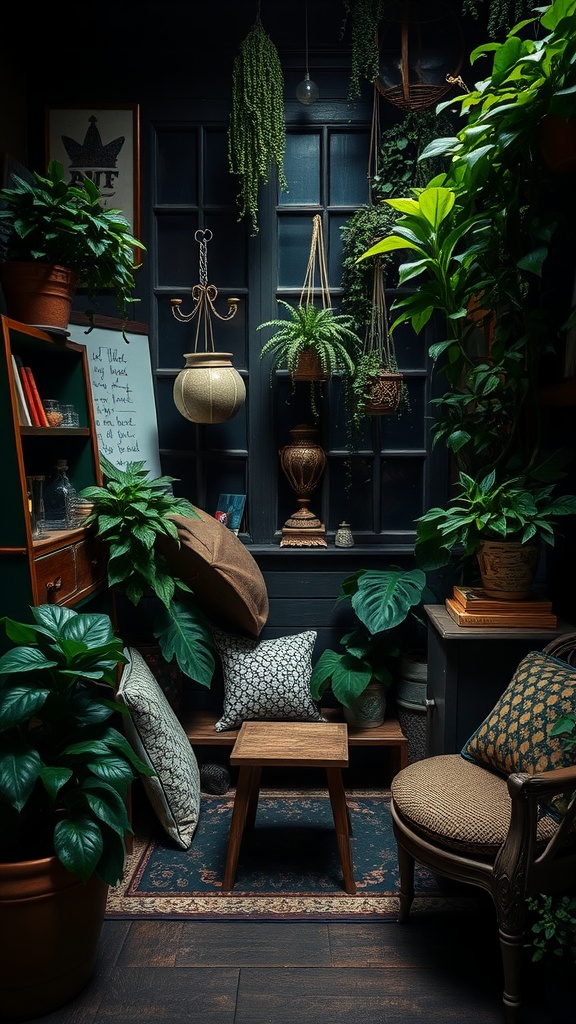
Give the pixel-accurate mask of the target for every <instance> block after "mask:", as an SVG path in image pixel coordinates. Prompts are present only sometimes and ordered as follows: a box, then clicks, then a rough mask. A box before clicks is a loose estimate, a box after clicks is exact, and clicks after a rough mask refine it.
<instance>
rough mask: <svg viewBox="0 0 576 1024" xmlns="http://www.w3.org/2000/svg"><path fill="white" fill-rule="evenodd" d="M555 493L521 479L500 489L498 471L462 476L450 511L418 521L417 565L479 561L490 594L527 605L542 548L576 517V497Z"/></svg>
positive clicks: (430, 566) (546, 486)
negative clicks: (560, 524) (565, 520)
mask: <svg viewBox="0 0 576 1024" xmlns="http://www.w3.org/2000/svg"><path fill="white" fill-rule="evenodd" d="M541 469H542V471H544V467H543V466H542V467H541ZM554 488H555V484H554V483H552V484H550V483H538V480H537V478H532V479H531V480H530V479H528V480H527V479H526V478H523V477H521V476H519V477H516V478H511V479H510V480H507V481H504V482H503V483H500V484H499V483H497V480H496V473H495V471H494V470H492V472H491V473H488V474H487V476H485V477H483V479H481V480H480V481H476V480H474V478H473V477H471V476H468V474H467V473H464V472H461V473H460V474H459V479H458V494H457V495H456V496H455V497H454V498H453V499H452V500H451V501H450V503H449V504H448V506H447V507H446V508H431V509H429V510H428V511H427V512H425V513H424V515H422V516H420V517H419V518H418V519H417V520H416V527H417V539H416V546H415V555H416V559H417V562H418V564H419V565H421V566H423V567H424V568H427V569H433V568H438V567H440V566H444V565H446V564H447V563H448V562H449V561H450V559H451V558H452V555H453V553H454V552H455V551H456V552H457V553H458V559H459V560H460V561H461V563H463V564H467V563H468V561H469V559H470V558H472V557H475V558H477V560H478V564H479V568H480V575H481V579H482V586H483V588H484V590H485V591H486V593H487V594H489V595H490V596H491V597H497V598H504V599H508V600H525V599H527V598H528V597H529V596H530V590H531V587H532V582H533V579H534V574H535V571H536V566H537V562H538V555H539V545H540V543H544V544H548V545H550V546H553V545H554V525H555V524H556V522H557V520H558V519H559V518H560V517H562V516H569V515H576V495H557V496H555V495H554V494H553V491H554ZM522 570H525V573H524V574H523V573H522Z"/></svg>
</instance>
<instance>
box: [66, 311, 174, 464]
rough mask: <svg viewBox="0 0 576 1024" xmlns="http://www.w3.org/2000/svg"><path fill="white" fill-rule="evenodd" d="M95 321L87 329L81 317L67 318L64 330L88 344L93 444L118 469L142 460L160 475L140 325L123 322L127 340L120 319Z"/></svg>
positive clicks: (147, 358)
mask: <svg viewBox="0 0 576 1024" xmlns="http://www.w3.org/2000/svg"><path fill="white" fill-rule="evenodd" d="M78 319H79V320H80V319H82V318H81V317H78ZM94 322H95V324H96V326H95V327H94V330H92V331H90V333H89V334H86V326H85V322H84V320H83V319H82V323H70V324H69V326H68V330H69V332H70V338H71V339H72V341H76V342H80V344H82V345H85V346H86V349H87V353H88V368H89V372H90V385H91V388H92V402H93V405H94V417H95V420H96V433H97V435H98V448H99V450H100V452H101V454H102V455H105V456H106V458H107V459H109V460H110V462H113V463H114V465H115V466H118V467H119V468H120V469H123V468H124V467H125V466H126V463H128V462H142V461H143V462H145V463H146V469H147V470H148V471H149V473H150V475H151V476H152V477H156V476H160V475H161V469H160V454H159V451H158V422H157V418H156V401H155V398H154V387H153V382H152V367H151V363H150V346H149V341H148V335H147V333H144V331H145V327H144V325H141V324H133V325H131V324H130V323H128V324H127V326H126V337H127V338H128V342H126V341H125V340H124V337H123V334H122V325H121V324H120V323H119V321H117V320H114V319H112V318H107V317H102V316H100V317H97V318H95V321H94ZM131 328H132V329H131ZM143 329H144V330H143Z"/></svg>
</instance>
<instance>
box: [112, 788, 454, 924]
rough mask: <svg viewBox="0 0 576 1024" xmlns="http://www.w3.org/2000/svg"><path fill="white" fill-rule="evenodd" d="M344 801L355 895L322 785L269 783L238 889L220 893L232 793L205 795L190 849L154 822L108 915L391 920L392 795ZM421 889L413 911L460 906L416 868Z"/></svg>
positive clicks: (394, 903) (246, 841)
mask: <svg viewBox="0 0 576 1024" xmlns="http://www.w3.org/2000/svg"><path fill="white" fill-rule="evenodd" d="M347 801H348V807H349V809H350V819H351V824H352V838H351V846H352V858H353V864H354V878H355V882H356V887H357V894H356V895H348V894H347V893H346V892H345V891H344V888H343V883H342V874H341V867H340V860H339V856H338V848H337V844H336V836H335V832H334V822H333V819H332V811H331V806H330V801H329V799H328V797H327V795H326V793H325V791H317V792H316V791H313V792H309V791H307V792H305V793H296V792H286V791H282V792H278V791H273V790H272V791H268V790H265V789H263V790H262V791H261V794H260V800H259V803H258V813H257V817H256V824H255V827H254V829H253V830H250V831H246V832H245V834H244V838H243V842H242V848H241V851H240V858H239V862H238V869H237V873H236V879H235V883H234V887H233V889H232V890H231V891H230V892H223V891H222V878H223V874H224V865H225V860H226V850H227V843H228V832H229V828H230V819H231V815H232V807H233V802H234V793H233V792H230V793H229V794H226V795H225V796H211V795H204V794H202V802H201V810H200V818H199V822H198V826H197V828H196V832H195V834H194V838H193V840H192V845H191V846H190V848H189V849H188V850H181V849H178V848H177V847H176V846H175V845H174V844H173V843H172V842H171V840H170V839H168V838H166V837H164V835H163V833H161V831H160V830H159V829H158V827H157V826H154V825H151V829H150V830H149V831H148V834H146V835H141V836H138V837H137V838H136V839H135V842H134V850H133V853H132V854H131V855H130V857H129V858H128V863H127V866H126V871H125V874H124V879H123V881H122V882H121V883H120V884H119V885H118V886H116V887H115V888H113V889H111V890H110V894H109V897H108V906H107V914H106V916H107V918H108V919H115V918H116V919H118V918H162V917H169V918H173V919H183V918H194V919H197V920H214V919H217V920H226V919H228V920H230V919H243V920H295V919H304V920H315V921H325V920H336V919H341V920H354V919H357V920H366V919H367V918H368V917H371V916H372V917H378V918H383V917H384V918H388V919H395V918H396V916H397V912H398V895H397V894H398V889H399V876H398V864H397V856H396V843H395V841H394V837H393V833H392V823H391V818H390V796H389V793H385V792H383V793H378V792H374V791H373V790H371V791H370V792H369V793H368V792H354V793H353V794H352V795H350V794H347ZM416 894H417V899H416V900H415V903H414V910H413V912H414V913H416V912H418V910H420V912H421V911H422V910H425V909H430V910H432V909H437V908H438V906H439V904H445V902H446V900H447V899H448V900H449V904H448V905H450V906H452V907H454V906H455V897H454V896H452V897H446V896H445V895H444V893H443V892H442V891H441V890H440V889H439V887H438V882H437V880H436V879H435V878H434V876H433V875H431V874H430V873H429V872H428V871H426V870H425V869H424V868H420V867H418V866H417V870H416ZM420 897H422V898H420ZM468 901H469V897H468V896H467V897H466V903H468ZM459 902H460V903H461V902H462V900H461V899H459ZM471 902H473V901H471Z"/></svg>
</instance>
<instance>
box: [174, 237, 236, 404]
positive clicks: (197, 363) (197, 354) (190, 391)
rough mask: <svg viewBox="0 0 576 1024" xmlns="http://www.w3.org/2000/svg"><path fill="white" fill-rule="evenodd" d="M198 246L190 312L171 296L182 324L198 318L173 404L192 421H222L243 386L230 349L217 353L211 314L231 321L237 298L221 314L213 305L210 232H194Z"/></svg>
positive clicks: (176, 316)
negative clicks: (196, 278)
mask: <svg viewBox="0 0 576 1024" xmlns="http://www.w3.org/2000/svg"><path fill="white" fill-rule="evenodd" d="M194 237H195V239H196V241H197V242H198V243H199V245H200V275H199V276H200V283H199V284H196V285H194V287H193V288H192V299H193V301H194V306H193V309H192V311H191V313H183V312H182V311H181V309H180V306H181V304H182V299H171V300H170V301H171V303H172V313H173V315H174V316H175V318H176V319H177V320H179V321H180V322H181V323H189V322H190V320H193V319H194V318H195V317H197V324H196V337H195V343H194V352H188V353H186V354H185V356H184V358H185V359H186V365H185V366H184V368H183V369H182V370H181V371H180V373H179V374H178V376H177V378H176V380H175V382H174V404H175V406H176V408H177V409H178V412H179V413H180V414H181V415H182V416H184V418H185V419H187V420H190V421H191V422H192V423H207V424H213V423H224V422H225V421H226V420H229V419H231V418H232V416H235V415H236V413H237V412H238V410H239V409H240V408H241V407H242V405H243V404H244V402H245V400H246V386H245V384H244V381H243V380H242V377H241V376H240V374H239V373H238V371H237V370H236V369H235V368H234V366H233V365H232V353H231V352H216V351H215V349H214V335H213V329H212V316H216V317H217V318H218V320H231V319H232V318H233V317H234V316H235V315H236V310H237V308H238V303H239V301H240V300H239V299H236V298H232V297H230V298H229V299H228V312H227V314H226V315H221V314H220V313H218V311H217V310H216V308H215V302H216V299H217V297H218V289H217V288H216V286H215V285H213V284H208V258H207V246H208V242H209V241H210V240H211V239H212V232H211V231H209V230H208V231H197V232H196V234H195V236H194ZM201 326H202V327H203V341H204V351H198V342H199V338H200V327H201Z"/></svg>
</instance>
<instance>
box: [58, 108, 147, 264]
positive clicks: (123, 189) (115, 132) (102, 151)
mask: <svg viewBox="0 0 576 1024" xmlns="http://www.w3.org/2000/svg"><path fill="white" fill-rule="evenodd" d="M139 129H140V119H139V107H138V105H137V104H127V105H123V104H115V105H107V104H94V106H92V107H89V106H86V105H83V106H74V105H71V106H67V107H48V108H47V110H46V163H47V164H48V163H49V162H50V160H58V161H59V162H60V163H61V164H62V165H63V167H64V172H65V173H66V172H67V173H68V174H69V176H70V181H74V180H75V179H79V178H81V177H83V176H85V177H88V178H90V179H91V180H92V181H93V182H94V183H95V184H96V185H97V186H98V188H99V189H100V193H101V195H102V203H103V205H104V206H107V207H108V208H109V209H115V210H121V211H122V213H123V214H124V216H125V217H126V219H127V220H128V221H129V223H130V225H131V228H132V234H133V235H134V236H135V237H136V238H138V239H139V238H140V130H139ZM140 259H141V255H140V250H139V249H137V250H136V253H135V260H136V261H137V262H139V261H140Z"/></svg>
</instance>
